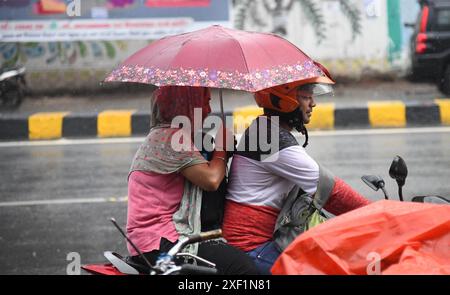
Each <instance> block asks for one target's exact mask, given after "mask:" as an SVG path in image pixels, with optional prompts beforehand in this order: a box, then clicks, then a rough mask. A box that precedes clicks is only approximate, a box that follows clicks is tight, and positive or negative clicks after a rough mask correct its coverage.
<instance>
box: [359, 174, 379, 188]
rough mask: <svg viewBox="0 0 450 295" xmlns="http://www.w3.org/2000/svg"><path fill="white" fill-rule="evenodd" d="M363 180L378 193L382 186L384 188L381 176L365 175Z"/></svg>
mask: <svg viewBox="0 0 450 295" xmlns="http://www.w3.org/2000/svg"><path fill="white" fill-rule="evenodd" d="M361 179H362V181H364V183H365V184H367V185H368V186H369V187H370V188H371V189H373V190H374V191H378V190H379V189H380V188H381V187H382V186H384V180H383V178H381V177H380V176H376V175H364V176H362V177H361Z"/></svg>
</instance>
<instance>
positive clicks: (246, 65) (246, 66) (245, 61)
mask: <svg viewBox="0 0 450 295" xmlns="http://www.w3.org/2000/svg"><path fill="white" fill-rule="evenodd" d="M223 32H224V33H225V34H227V35H228V36H230V37H231V39H232V40H233V42H235V43H237V45H238V46H239V48H240V49H241V54H242V57H243V60H244V63H245V68H246V69H247V73H250V72H249V69H248V64H247V60H246V59H245V55H244V50H243V49H242V46H241V43H239V42H238V41H237V40H236V39H235V38H234V37H233V35H231V34H230V33H228V32H227V31H225V30H223Z"/></svg>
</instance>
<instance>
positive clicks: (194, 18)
mask: <svg viewBox="0 0 450 295" xmlns="http://www.w3.org/2000/svg"><path fill="white" fill-rule="evenodd" d="M230 10H231V5H230V1H228V0H97V1H88V0H35V1H33V0H2V1H0V42H50V41H81V40H130V39H131V40H142V39H146V40H148V39H158V38H161V37H163V36H166V35H173V34H179V33H183V32H187V31H192V30H197V29H201V28H204V27H207V26H209V25H213V24H219V25H222V26H226V27H230V26H231V21H230V18H231V17H230V15H231V11H230Z"/></svg>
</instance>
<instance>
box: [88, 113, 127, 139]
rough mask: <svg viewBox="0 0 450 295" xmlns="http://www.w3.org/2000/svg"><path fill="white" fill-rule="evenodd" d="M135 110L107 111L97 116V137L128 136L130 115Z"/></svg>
mask: <svg viewBox="0 0 450 295" xmlns="http://www.w3.org/2000/svg"><path fill="white" fill-rule="evenodd" d="M134 112H135V110H108V111H103V112H101V113H99V114H98V118H97V134H98V136H99V137H112V136H130V135H131V115H132V114H133V113H134Z"/></svg>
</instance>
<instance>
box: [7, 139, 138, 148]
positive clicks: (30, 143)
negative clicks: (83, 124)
mask: <svg viewBox="0 0 450 295" xmlns="http://www.w3.org/2000/svg"><path fill="white" fill-rule="evenodd" d="M144 139H145V137H120V138H91V139H67V138H61V139H56V140H39V141H27V140H25V141H11V142H0V147H17V146H52V145H85V144H110V143H135V142H137V143H141V142H143V141H144Z"/></svg>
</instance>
